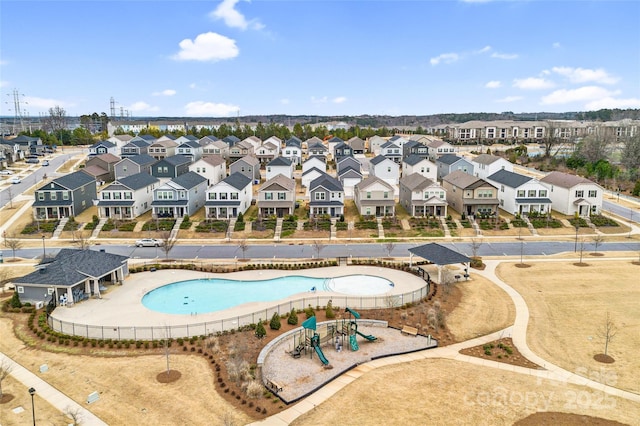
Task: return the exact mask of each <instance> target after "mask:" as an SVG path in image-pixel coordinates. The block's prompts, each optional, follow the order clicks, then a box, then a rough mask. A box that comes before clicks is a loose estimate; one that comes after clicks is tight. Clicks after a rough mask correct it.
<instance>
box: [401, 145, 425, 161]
mask: <svg viewBox="0 0 640 426" xmlns="http://www.w3.org/2000/svg"><path fill="white" fill-rule="evenodd" d="M411 155H415V156H417V157H420V158H425V159H428V158H429V147H428V146H426V145H424V144H422V143H420V142H418V141H415V140H410V141H409V142H407V143H405V144H404V145H403V146H402V158H407V157H409V156H411Z"/></svg>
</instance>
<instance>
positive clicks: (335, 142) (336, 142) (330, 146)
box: [327, 136, 353, 161]
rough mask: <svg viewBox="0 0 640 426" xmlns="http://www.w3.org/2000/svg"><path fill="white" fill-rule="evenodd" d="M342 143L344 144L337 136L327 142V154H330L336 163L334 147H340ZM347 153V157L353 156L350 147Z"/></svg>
mask: <svg viewBox="0 0 640 426" xmlns="http://www.w3.org/2000/svg"><path fill="white" fill-rule="evenodd" d="M343 143H344V140H343V139H340V138H339V137H337V136H334V137H332V138H330V139H329V140H328V141H327V148H328V150H329V154H331V155H332V156H333V159H334V160H336V161H337V159H336V146H338V145H342V144H343ZM349 152H350V154H348V155H353V153H352V152H351V147H349Z"/></svg>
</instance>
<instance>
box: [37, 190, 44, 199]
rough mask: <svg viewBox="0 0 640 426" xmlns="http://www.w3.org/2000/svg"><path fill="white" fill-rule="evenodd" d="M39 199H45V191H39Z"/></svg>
mask: <svg viewBox="0 0 640 426" xmlns="http://www.w3.org/2000/svg"><path fill="white" fill-rule="evenodd" d="M38 200H40V201H44V192H38Z"/></svg>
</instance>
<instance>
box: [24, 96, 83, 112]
mask: <svg viewBox="0 0 640 426" xmlns="http://www.w3.org/2000/svg"><path fill="white" fill-rule="evenodd" d="M24 102H25V104H27V105H28V109H30V110H31V109H40V108H41V109H49V108H53V107H55V106H60V107H62V108H69V107H71V106H74V104H71V103H68V102H65V101H61V100H59V99H47V98H38V97H35V96H25V97H24Z"/></svg>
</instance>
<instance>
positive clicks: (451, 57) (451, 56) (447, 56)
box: [429, 53, 460, 66]
mask: <svg viewBox="0 0 640 426" xmlns="http://www.w3.org/2000/svg"><path fill="white" fill-rule="evenodd" d="M458 59H460V55H458V54H457V53H443V54H442V55H438V56H436V57H435V58H431V59H429V62H430V63H431V65H434V66H435V65H438V64H439V63H440V62H442V63H445V64H452V63H454V62H456V61H457V60H458Z"/></svg>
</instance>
